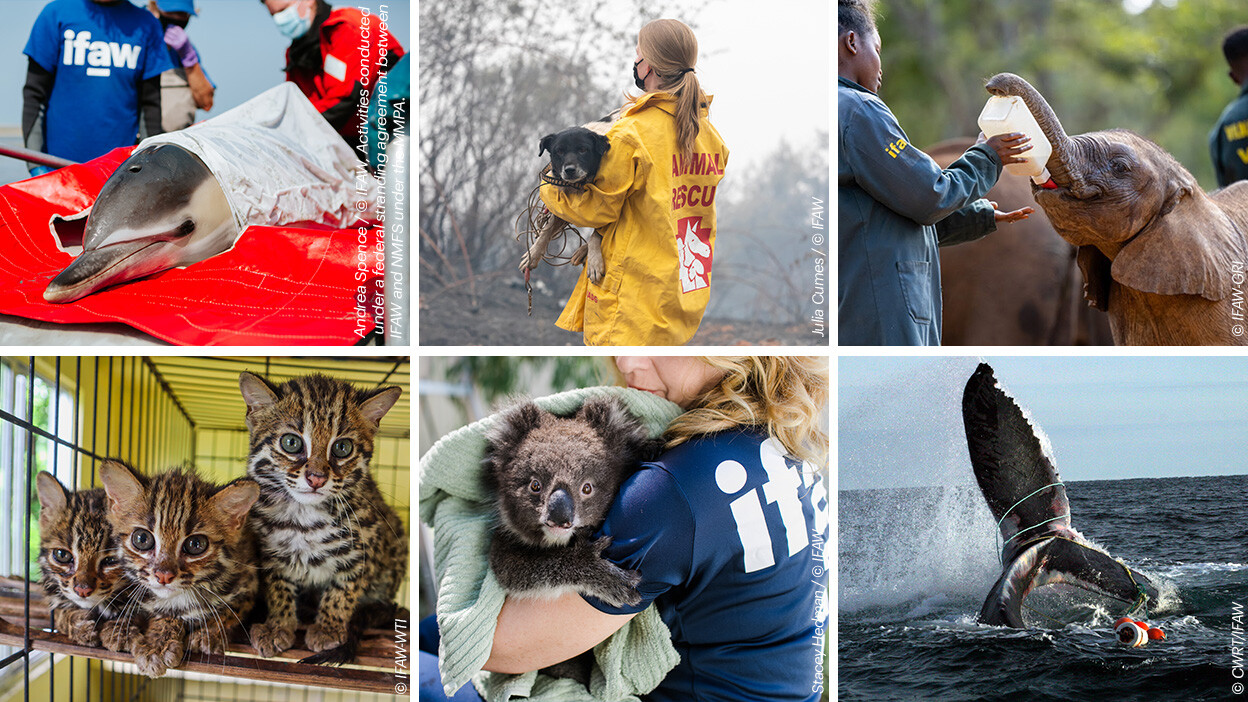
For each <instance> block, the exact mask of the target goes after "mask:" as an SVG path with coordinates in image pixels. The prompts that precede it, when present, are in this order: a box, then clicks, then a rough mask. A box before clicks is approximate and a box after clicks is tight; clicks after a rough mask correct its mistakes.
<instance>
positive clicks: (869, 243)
mask: <svg viewBox="0 0 1248 702" xmlns="http://www.w3.org/2000/svg"><path fill="white" fill-rule="evenodd" d="M837 116H838V119H839V124H838V129H839V130H840V131H839V136H838V141H837V203H838V205H839V208H840V213H839V222H838V225H839V226H838V228H837V234H838V236H839V239H840V244H839V251H840V259H839V264H838V266H839V270H838V274H839V275H838V280H837V284H838V318H839V336H838V341H839V343H840V345H842V346H857V345H884V344H888V345H910V346H918V345H928V346H932V345H937V344H939V343H940V313H941V310H940V257H939V255H938V253H937V247H938V246H947V245H949V244H957V243H962V242H966V241H974V240H975V239H978V238H981V237H983V236H984V235H986V234H988V233H989V232H991V231H994V230H995V229H996V221H995V219H994V217H993V209H992V206H991V205H990V204H989V203H988V201H987V200H980V199H979V198H982V197H983V196H984V194H985V193H987V192H988V190H989V189H991V188H992V186H993V185H994V184H996V182H997V178H998V177H999V176H1000V175H1001V167H1002V166H1001V159H1000V158H999V157H998V156H997V153H996V152H995V151H993V150H992V149H990V148H988V147H987V146H986V145H983V144H978V145H975V146H972V147H971V148H969V149H967V151H966V153H965V154H963V155H962V158H960V159H958V160H957V161H954V162H953V163H952V164H950V166H949V167H948V168H946V169H943V170H942V169H941V167H940V166H939V165H937V163H936V162H935V161H933V160H932V159H931V158H929V157H928V155H927V154H925V153H923V152H922V151H920V150H919V149H918V148H917V147H915V146H914V145H913V144H911V143H910V139H909V138H908V137H907V136H906V133H905V132H904V131H902V129H901V125H899V124H898V123H897V118H896V117H894V116H893V113H892V111H891V110H889V109H888V106H887V105H885V104H884V101H883V100H880V98H879V97H878V96H876V94H875V93H872V92H871V91H869V90H867V89H866V88H864V87H862V86H861V85H858V84H857V83H854V82H853V81H850V80H846V79H845V78H840V79H839V81H838V84H837Z"/></svg>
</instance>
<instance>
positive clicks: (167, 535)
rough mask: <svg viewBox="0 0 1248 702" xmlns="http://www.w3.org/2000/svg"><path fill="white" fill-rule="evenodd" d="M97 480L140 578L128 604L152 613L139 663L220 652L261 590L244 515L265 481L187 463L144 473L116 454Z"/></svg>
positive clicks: (159, 668)
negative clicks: (227, 476)
mask: <svg viewBox="0 0 1248 702" xmlns="http://www.w3.org/2000/svg"><path fill="white" fill-rule="evenodd" d="M100 479H101V480H102V481H103V482H104V489H105V490H106V491H107V492H108V498H109V507H108V518H109V521H110V522H111V523H112V525H113V531H114V532H115V533H116V535H117V542H118V544H119V549H120V554H121V558H122V562H123V564H124V565H125V567H126V576H127V578H128V579H129V580H130V581H131V582H133V583H134V584H135V585H136V586H137V587H135V593H134V598H133V600H132V601H131V602H130V604H129V605H128V607H130V608H131V609H132V610H134V609H137V610H138V611H139V612H140V613H142V614H143V615H146V617H147V618H149V623H148V626H147V631H146V633H145V634H144V635H143V636H142V638H141V639H139V640H138V641H137V642H135V644H134V646H133V649H132V650H133V652H134V662H135V664H136V665H137V666H138V668H139V671H140V672H142V673H144V674H145V675H148V676H150V677H159V676H161V675H164V674H165V670H166V669H167V668H173V667H176V666H178V665H179V664H180V663H181V661H182V659H183V657H184V655H185V654H186V652H187V651H188V650H189V651H191V652H195V651H199V652H202V653H224V652H225V646H226V644H227V642H228V640H229V638H230V632H231V631H233V629H234V628H235V627H241V626H243V621H244V620H245V619H246V617H247V613H248V612H249V611H250V610H251V608H252V607H253V606H254V604H255V598H256V595H257V593H258V592H259V576H258V573H257V571H258V567H257V562H256V545H255V539H254V536H253V533H252V530H251V528H250V525H249V523H248V522H249V519H248V514H249V511H250V509H251V505H252V503H254V502H255V500H256V497H257V496H258V495H259V494H260V489H259V488H258V487H257V486H256V484H255V482H254V481H252V480H248V479H246V478H241V479H239V480H235V481H234V482H232V483H230V484H229V485H225V486H217V485H213V484H211V483H208V482H206V481H204V480H202V479H201V478H199V477H198V476H197V475H195V473H194V472H193V471H189V470H183V469H173V470H169V471H166V472H164V473H161V474H159V475H156V476H154V477H151V478H147V477H143V476H140V475H138V474H136V473H135V472H134V471H133V470H131V469H130V468H129V467H127V466H126V465H125V464H122V463H120V462H116V461H106V462H105V463H104V464H103V465H101V466H100ZM188 629H189V633H188Z"/></svg>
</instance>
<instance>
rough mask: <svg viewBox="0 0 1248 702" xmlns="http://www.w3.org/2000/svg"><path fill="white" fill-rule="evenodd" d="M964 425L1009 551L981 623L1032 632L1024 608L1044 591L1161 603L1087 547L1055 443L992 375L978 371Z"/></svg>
mask: <svg viewBox="0 0 1248 702" xmlns="http://www.w3.org/2000/svg"><path fill="white" fill-rule="evenodd" d="M962 420H963V423H964V425H965V429H966V443H967V448H968V450H969V451H970V456H971V467H972V469H973V470H974V472H975V480H976V481H977V482H978V483H979V488H980V491H981V492H982V493H983V495H984V499H985V500H986V501H987V503H988V508H989V510H991V511H992V516H993V517H994V518H996V519H997V522H998V527H999V529H1000V531H1001V536H1002V538H1003V539H1005V544H1004V545H1003V546H1002V549H1001V560H1002V563H1003V564H1004V569H1003V572H1002V573H1001V577H1000V578H999V579H998V580H997V582H996V584H995V585H994V586H993V588H992V590H991V591H990V592H989V593H988V597H987V599H986V600H985V601H984V606H983V608H982V609H981V610H980V613H979V620H980V621H981V622H983V623H985V624H991V625H996V626H1002V625H1004V626H1011V627H1017V628H1022V627H1024V626H1025V624H1024V622H1023V618H1022V613H1021V612H1022V606H1023V601H1024V600H1025V599H1026V598H1027V595H1028V594H1030V593H1031V591H1032V590H1034V589H1035V588H1037V587H1040V586H1042V585H1052V584H1056V583H1070V584H1074V585H1078V586H1080V587H1084V588H1087V589H1089V590H1092V591H1094V592H1100V593H1103V594H1105V595H1107V596H1109V597H1113V598H1115V599H1118V600H1121V601H1123V602H1126V603H1129V604H1131V606H1132V610H1135V609H1137V608H1138V607H1141V606H1144V605H1146V604H1147V603H1148V602H1156V601H1157V597H1158V594H1157V588H1156V586H1155V585H1154V584H1153V583H1152V581H1151V580H1149V579H1148V577H1147V576H1145V575H1143V574H1142V573H1140V572H1138V571H1135V570H1132V569H1130V568H1129V567H1127V566H1126V565H1123V564H1122V563H1121V562H1119V561H1117V560H1115V559H1114V558H1113V557H1112V556H1110V555H1109V554H1107V553H1105V552H1104V551H1102V550H1101V549H1099V548H1097V547H1095V546H1093V545H1092V544H1090V543H1088V542H1087V540H1086V539H1084V537H1083V536H1082V535H1081V534H1080V533H1079V532H1078V531H1076V530H1075V529H1074V528H1072V527H1071V521H1070V502H1069V500H1067V498H1066V486H1065V485H1063V484H1062V481H1061V478H1060V477H1059V475H1058V472H1057V464H1056V461H1055V460H1054V457H1053V452H1052V450H1051V448H1050V447H1049V442H1048V439H1047V437H1045V435H1044V433H1043V432H1041V431H1040V429H1039V427H1037V426H1036V425H1035V424H1034V423H1033V422H1032V421H1031V419H1030V418H1029V417H1028V416H1027V414H1026V413H1025V412H1024V411H1023V409H1022V408H1021V407H1019V405H1018V403H1016V402H1015V401H1014V398H1012V397H1010V395H1008V394H1007V393H1006V392H1005V391H1004V390H1002V388H1001V385H1000V384H999V383H998V382H997V379H996V376H995V375H994V374H993V370H992V367H991V366H989V365H988V364H986V363H981V364H979V367H978V368H976V369H975V372H974V373H973V374H972V375H971V377H970V380H968V381H967V383H966V390H965V391H964V392H963V395H962Z"/></svg>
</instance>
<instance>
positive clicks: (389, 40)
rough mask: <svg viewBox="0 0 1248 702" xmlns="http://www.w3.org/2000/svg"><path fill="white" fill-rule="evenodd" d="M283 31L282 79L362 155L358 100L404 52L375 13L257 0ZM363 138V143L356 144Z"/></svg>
mask: <svg viewBox="0 0 1248 702" xmlns="http://www.w3.org/2000/svg"><path fill="white" fill-rule="evenodd" d="M260 2H261V3H263V4H264V6H265V8H267V9H268V11H269V14H270V15H271V16H272V17H273V22H274V23H275V24H276V25H277V29H278V31H279V32H281V33H282V35H283V36H285V37H286V38H288V39H290V40H291V41H290V48H289V49H287V50H286V68H285V69H284V70H285V71H286V80H289V81H291V82H293V83H294V84H295V85H297V86H299V90H301V91H302V92H303V94H304V95H306V96H307V97H308V100H310V101H311V102H312V105H313V106H314V107H316V109H317V111H318V112H320V113H321V116H322V117H324V118H325V120H326V121H327V122H329V123H330V125H331V126H333V128H334V129H335V130H337V132H338V133H339V134H341V135H342V137H343V139H345V140H346V141H347V143H348V144H350V145H351V147H352V148H354V149H356V150H357V151H359V156H360V158H361V159H364V160H366V159H367V157H368V154H367V146H366V144H367V139H364V140H361V138H360V129H361V126H362V122H363V118H362V117H361V111H360V109H359V107H360V105H361V104H362V103H364V102H365V100H369V99H370V96H371V94H372V92H373V90H374V89H375V88H376V86H377V77H378V76H379V75H380V74H382V73H385V72H386V71H389V70H390V67H391V66H393V65H394V64H395V63H397V62H398V60H399V59H400V58H402V57H403V54H404V53H405V52H404V50H403V46H402V45H401V44H399V41H398V39H396V38H395V37H394V35H393V34H391V33H390V30H389V29H387V28H386V27H385V25H383V24H382V22H381V19H380V18H379V17H378V16H377V15H372V14H368V15H366V14H364V13H363V12H361V11H360V10H358V9H356V8H354V7H332V6H331V5H330V4H329V3H327V2H325V0H260ZM362 141H363V144H362Z"/></svg>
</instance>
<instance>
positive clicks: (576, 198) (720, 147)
mask: <svg viewBox="0 0 1248 702" xmlns="http://www.w3.org/2000/svg"><path fill="white" fill-rule="evenodd" d="M697 60H698V40H697V38H696V37H695V36H694V34H693V31H692V30H691V29H689V27H688V26H686V25H685V24H684V23H682V22H680V21H678V20H674V19H660V20H655V21H653V22H650V23H649V24H647V25H646V26H644V27H642V28H641V31H640V32H639V33H638V35H637V56H636V60H635V61H634V62H633V81H634V83H635V84H636V85H637V88H638V89H639V90H643V91H645V92H644V94H642V95H640V96H637V97H633V98H630V101H629V104H627V105H626V106H625V107H624V110H623V112H622V114H621V116H620V119H619V120H617V121H616V122H615V123H614V124H613V125H611V128H610V130H609V131H608V132H607V139H608V140H610V147H609V148H608V150H607V153H606V155H605V156H603V159H602V163H601V165H600V167H599V169H598V176H597V178H596V179H595V180H594V182H593V183H592V184H590V185H589V186H588V187H586V188H585V190H584V191H581V192H576V191H573V190H570V189H564V188H560V187H557V186H554V185H550V184H546V185H543V186H542V189H541V196H542V200H543V202H544V203H545V204H546V207H547V209H549V210H550V211H551V212H552V213H554V214H555V215H556V216H558V217H560V218H562V219H564V220H566V221H568V222H571V223H572V224H574V225H576V226H578V227H592V228H594V229H597V231H598V233H599V234H601V235H602V257H603V262H604V264H605V266H606V272H605V275H604V276H603V278H602V279H601V280H600V281H598V282H594V281H592V280H590V279H589V276H588V274H587V271H586V270H582V272H581V275H580V278H579V279H578V280H577V284H576V288H575V289H574V290H573V291H572V295H571V297H570V298H569V299H568V302H567V305H566V306H565V307H564V310H563V314H561V315H560V316H559V319H558V320H557V321H556V322H555V323H556V325H558V326H559V327H561V328H563V329H567V330H569V331H579V332H583V333H584V340H585V343H586V344H587V345H594V346H598V345H615V346H636V345H659V344H669V345H673V344H683V343H685V342H687V341H689V339H690V338H691V337H693V335H694V333H695V332H696V331H697V330H698V324H699V323H700V322H701V321H702V314H703V313H704V312H705V311H706V305H707V302H709V301H710V289H711V277H712V274H711V264H712V262H713V260H714V251H715V230H716V220H715V211H716V210H715V200H716V195H717V194H718V189H719V181H720V180H721V179H722V178H723V177H724V169H725V168H726V167H727V165H728V148H727V147H726V146H725V145H724V141H723V139H721V138H720V136H719V132H718V131H716V130H715V127H714V126H713V125H712V124H711V122H710V120H709V118H708V114H709V113H708V110H709V108H710V104H711V96H709V95H707V94H705V93H703V92H702V87H701V85H700V83H699V80H698V74H697V68H696V63H697Z"/></svg>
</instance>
